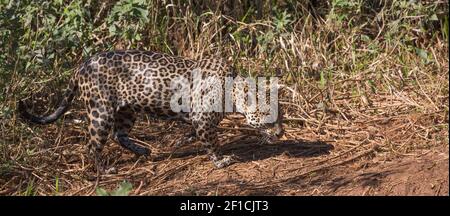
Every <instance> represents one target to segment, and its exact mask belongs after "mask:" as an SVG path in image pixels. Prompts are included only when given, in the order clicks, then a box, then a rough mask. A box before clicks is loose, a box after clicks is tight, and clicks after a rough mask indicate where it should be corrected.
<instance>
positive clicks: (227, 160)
mask: <svg viewBox="0 0 450 216" xmlns="http://www.w3.org/2000/svg"><path fill="white" fill-rule="evenodd" d="M194 72H196V73H197V74H199V75H198V76H200V77H201V78H206V77H214V78H216V79H215V80H218V81H219V84H217V83H216V84H214V85H209V87H205V82H201V81H202V80H203V79H200V83H199V82H196V81H195V80H194V75H195V73H194ZM226 78H233V80H241V81H236V82H234V85H233V86H235V89H236V87H237V89H239V88H240V89H243V87H242V85H244V83H243V82H242V80H244V79H236V78H241V77H240V76H239V75H237V73H236V72H235V69H234V68H233V67H232V66H229V64H227V61H226V60H224V59H221V58H204V59H200V60H191V59H188V58H185V57H180V56H173V55H169V54H165V53H159V52H152V51H140V50H123V51H121V50H117V51H108V52H101V53H97V54H95V55H92V56H91V57H89V58H88V59H87V60H85V61H84V62H83V63H82V64H81V65H79V66H78V67H77V69H76V70H75V72H74V73H73V74H72V76H71V78H70V80H69V83H68V87H67V89H66V91H65V92H64V95H63V97H62V100H61V101H60V102H59V105H58V107H57V108H56V109H55V111H54V112H52V113H51V114H49V115H46V116H38V115H34V114H32V113H30V112H29V111H28V105H26V102H25V100H20V101H18V112H19V114H20V116H21V117H22V118H23V119H25V120H26V121H29V122H32V123H35V124H42V125H43V124H49V123H52V122H54V121H56V120H57V119H58V118H60V117H61V116H62V115H63V114H64V113H65V112H67V111H68V109H69V106H70V104H71V102H72V101H73V99H74V97H75V96H77V95H79V98H80V100H81V101H82V102H84V106H85V108H86V110H87V124H88V134H89V138H88V153H89V155H90V157H89V158H91V159H92V160H93V161H92V162H93V163H95V165H96V166H97V168H99V167H101V165H100V164H101V161H102V160H101V158H100V157H101V156H100V154H101V152H102V149H103V147H104V144H105V143H106V142H107V140H108V139H109V137H110V135H112V136H111V137H112V138H113V140H114V141H115V142H116V143H118V144H120V146H122V147H124V148H125V149H128V150H130V151H131V152H133V153H135V154H136V155H139V156H140V155H144V156H149V155H150V153H151V151H150V150H149V149H148V148H145V147H142V146H140V145H137V144H135V143H134V142H133V141H132V140H131V139H130V138H129V136H128V134H129V132H130V131H131V129H132V127H133V125H134V123H135V121H136V118H137V114H139V113H145V114H149V115H151V116H155V117H158V118H162V119H171V120H183V121H186V122H188V123H190V125H191V126H192V131H193V134H194V137H195V138H197V139H198V140H199V141H200V142H201V143H202V146H203V147H205V149H206V151H207V154H208V155H209V158H210V159H211V161H212V162H213V164H214V165H215V166H216V167H217V168H223V167H226V166H228V165H230V164H232V163H234V162H235V161H236V160H235V158H234V157H233V155H224V154H222V153H221V151H220V150H219V145H218V124H219V123H220V122H221V121H222V119H223V118H224V116H225V115H226V114H227V112H225V111H223V110H222V111H220V110H219V111H211V110H204V109H203V110H202V109H185V108H193V106H194V105H197V106H199V107H202V106H209V105H208V104H207V103H198V102H195V101H200V100H196V99H202V100H203V101H217V99H218V98H222V99H223V98H225V97H226V96H225V91H224V85H223V83H224V82H225V79H226ZM176 80H178V81H176ZM205 80H206V79H205ZM177 82H178V85H176V83H177ZM174 83H175V84H174ZM186 83H190V84H189V85H182V84H186ZM180 86H181V87H180ZM183 86H184V87H183ZM186 88H187V89H188V90H186ZM246 89H247V90H248V87H246ZM177 92H178V93H180V92H181V93H186V92H188V94H187V99H188V101H189V99H191V103H190V104H189V103H188V104H187V105H186V106H184V107H183V106H181V107H182V108H183V109H181V110H178V111H176V110H175V111H174V104H175V105H176V104H178V105H180V101H181V104H184V102H183V101H182V100H181V99H183V97H179V98H178V99H177V97H175V96H176V93H177ZM231 92H232V93H231V101H232V102H234V103H233V104H234V105H233V108H232V111H231V112H230V113H233V112H236V110H239V112H240V113H242V114H243V115H244V116H245V119H246V120H247V123H248V124H249V125H250V126H251V127H254V128H258V129H259V130H260V131H262V132H263V134H266V135H268V136H270V137H272V138H275V139H276V138H278V137H280V136H282V135H283V132H284V130H283V127H282V121H281V117H282V114H281V113H280V109H278V113H276V115H275V116H276V118H274V120H273V121H267V112H262V111H261V110H258V109H256V110H255V109H253V110H251V109H249V108H248V107H246V103H244V102H242V101H240V103H239V100H243V99H242V98H238V97H237V94H236V93H235V92H236V91H231ZM222 96H223V97H222ZM174 98H175V100H174ZM204 104H206V105H204ZM236 104H237V105H236ZM219 105H220V104H219ZM222 105H223V103H222ZM278 106H279V105H278ZM186 110H187V111H186Z"/></svg>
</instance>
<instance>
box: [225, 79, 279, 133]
mask: <svg viewBox="0 0 450 216" xmlns="http://www.w3.org/2000/svg"><path fill="white" fill-rule="evenodd" d="M260 81H261V80H258V82H260ZM266 81H267V80H266ZM235 84H236V83H235ZM266 84H268V83H266ZM248 86H249V85H248V80H247V83H243V82H242V81H241V83H239V82H238V85H235V95H234V96H235V102H236V108H237V109H238V111H239V112H240V113H242V114H243V115H244V116H245V118H246V120H247V124H248V125H249V126H251V127H252V128H255V129H259V131H260V132H262V136H263V137H262V139H264V140H265V141H274V140H276V139H278V138H280V137H282V136H283V134H284V129H283V124H282V120H283V114H282V111H281V107H280V105H279V103H278V84H277V83H275V85H266V87H270V90H269V89H265V90H267V91H264V90H263V89H262V88H258V89H254V90H253V92H254V94H251V93H249V89H250V88H249V87H248ZM273 88H276V89H273ZM274 90H275V91H274ZM269 93H270V94H269ZM261 94H264V95H261ZM252 95H255V96H254V97H252ZM262 96H264V97H262ZM251 98H253V99H251ZM260 101H264V102H265V103H260Z"/></svg>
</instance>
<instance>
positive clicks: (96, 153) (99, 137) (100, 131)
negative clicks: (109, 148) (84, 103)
mask: <svg viewBox="0 0 450 216" xmlns="http://www.w3.org/2000/svg"><path fill="white" fill-rule="evenodd" d="M91 105H92V106H89V107H88V111H89V114H88V119H89V143H88V148H89V155H90V156H91V159H92V160H93V161H94V163H95V166H96V168H97V173H100V172H101V173H102V172H103V171H104V166H103V161H102V160H101V158H100V155H101V152H102V150H103V146H104V145H105V143H106V141H107V140H108V136H109V132H110V130H111V121H112V118H113V116H112V112H111V111H110V110H108V108H107V106H104V105H101V104H100V103H94V102H92V103H91Z"/></svg>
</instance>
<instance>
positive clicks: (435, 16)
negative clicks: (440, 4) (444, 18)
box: [430, 14, 439, 21]
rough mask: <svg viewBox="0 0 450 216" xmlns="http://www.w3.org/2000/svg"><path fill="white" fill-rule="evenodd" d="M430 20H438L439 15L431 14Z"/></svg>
mask: <svg viewBox="0 0 450 216" xmlns="http://www.w3.org/2000/svg"><path fill="white" fill-rule="evenodd" d="M430 20H432V21H438V20H439V19H438V17H437V15H436V14H433V15H431V17H430Z"/></svg>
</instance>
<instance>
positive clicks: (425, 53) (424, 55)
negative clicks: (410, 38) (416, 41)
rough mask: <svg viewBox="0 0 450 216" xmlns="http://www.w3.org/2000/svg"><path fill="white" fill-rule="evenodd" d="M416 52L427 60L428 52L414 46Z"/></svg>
mask: <svg viewBox="0 0 450 216" xmlns="http://www.w3.org/2000/svg"><path fill="white" fill-rule="evenodd" d="M416 54H417V55H418V56H420V57H421V58H422V59H423V60H426V61H428V52H427V51H425V50H423V49H420V48H417V47H416Z"/></svg>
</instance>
